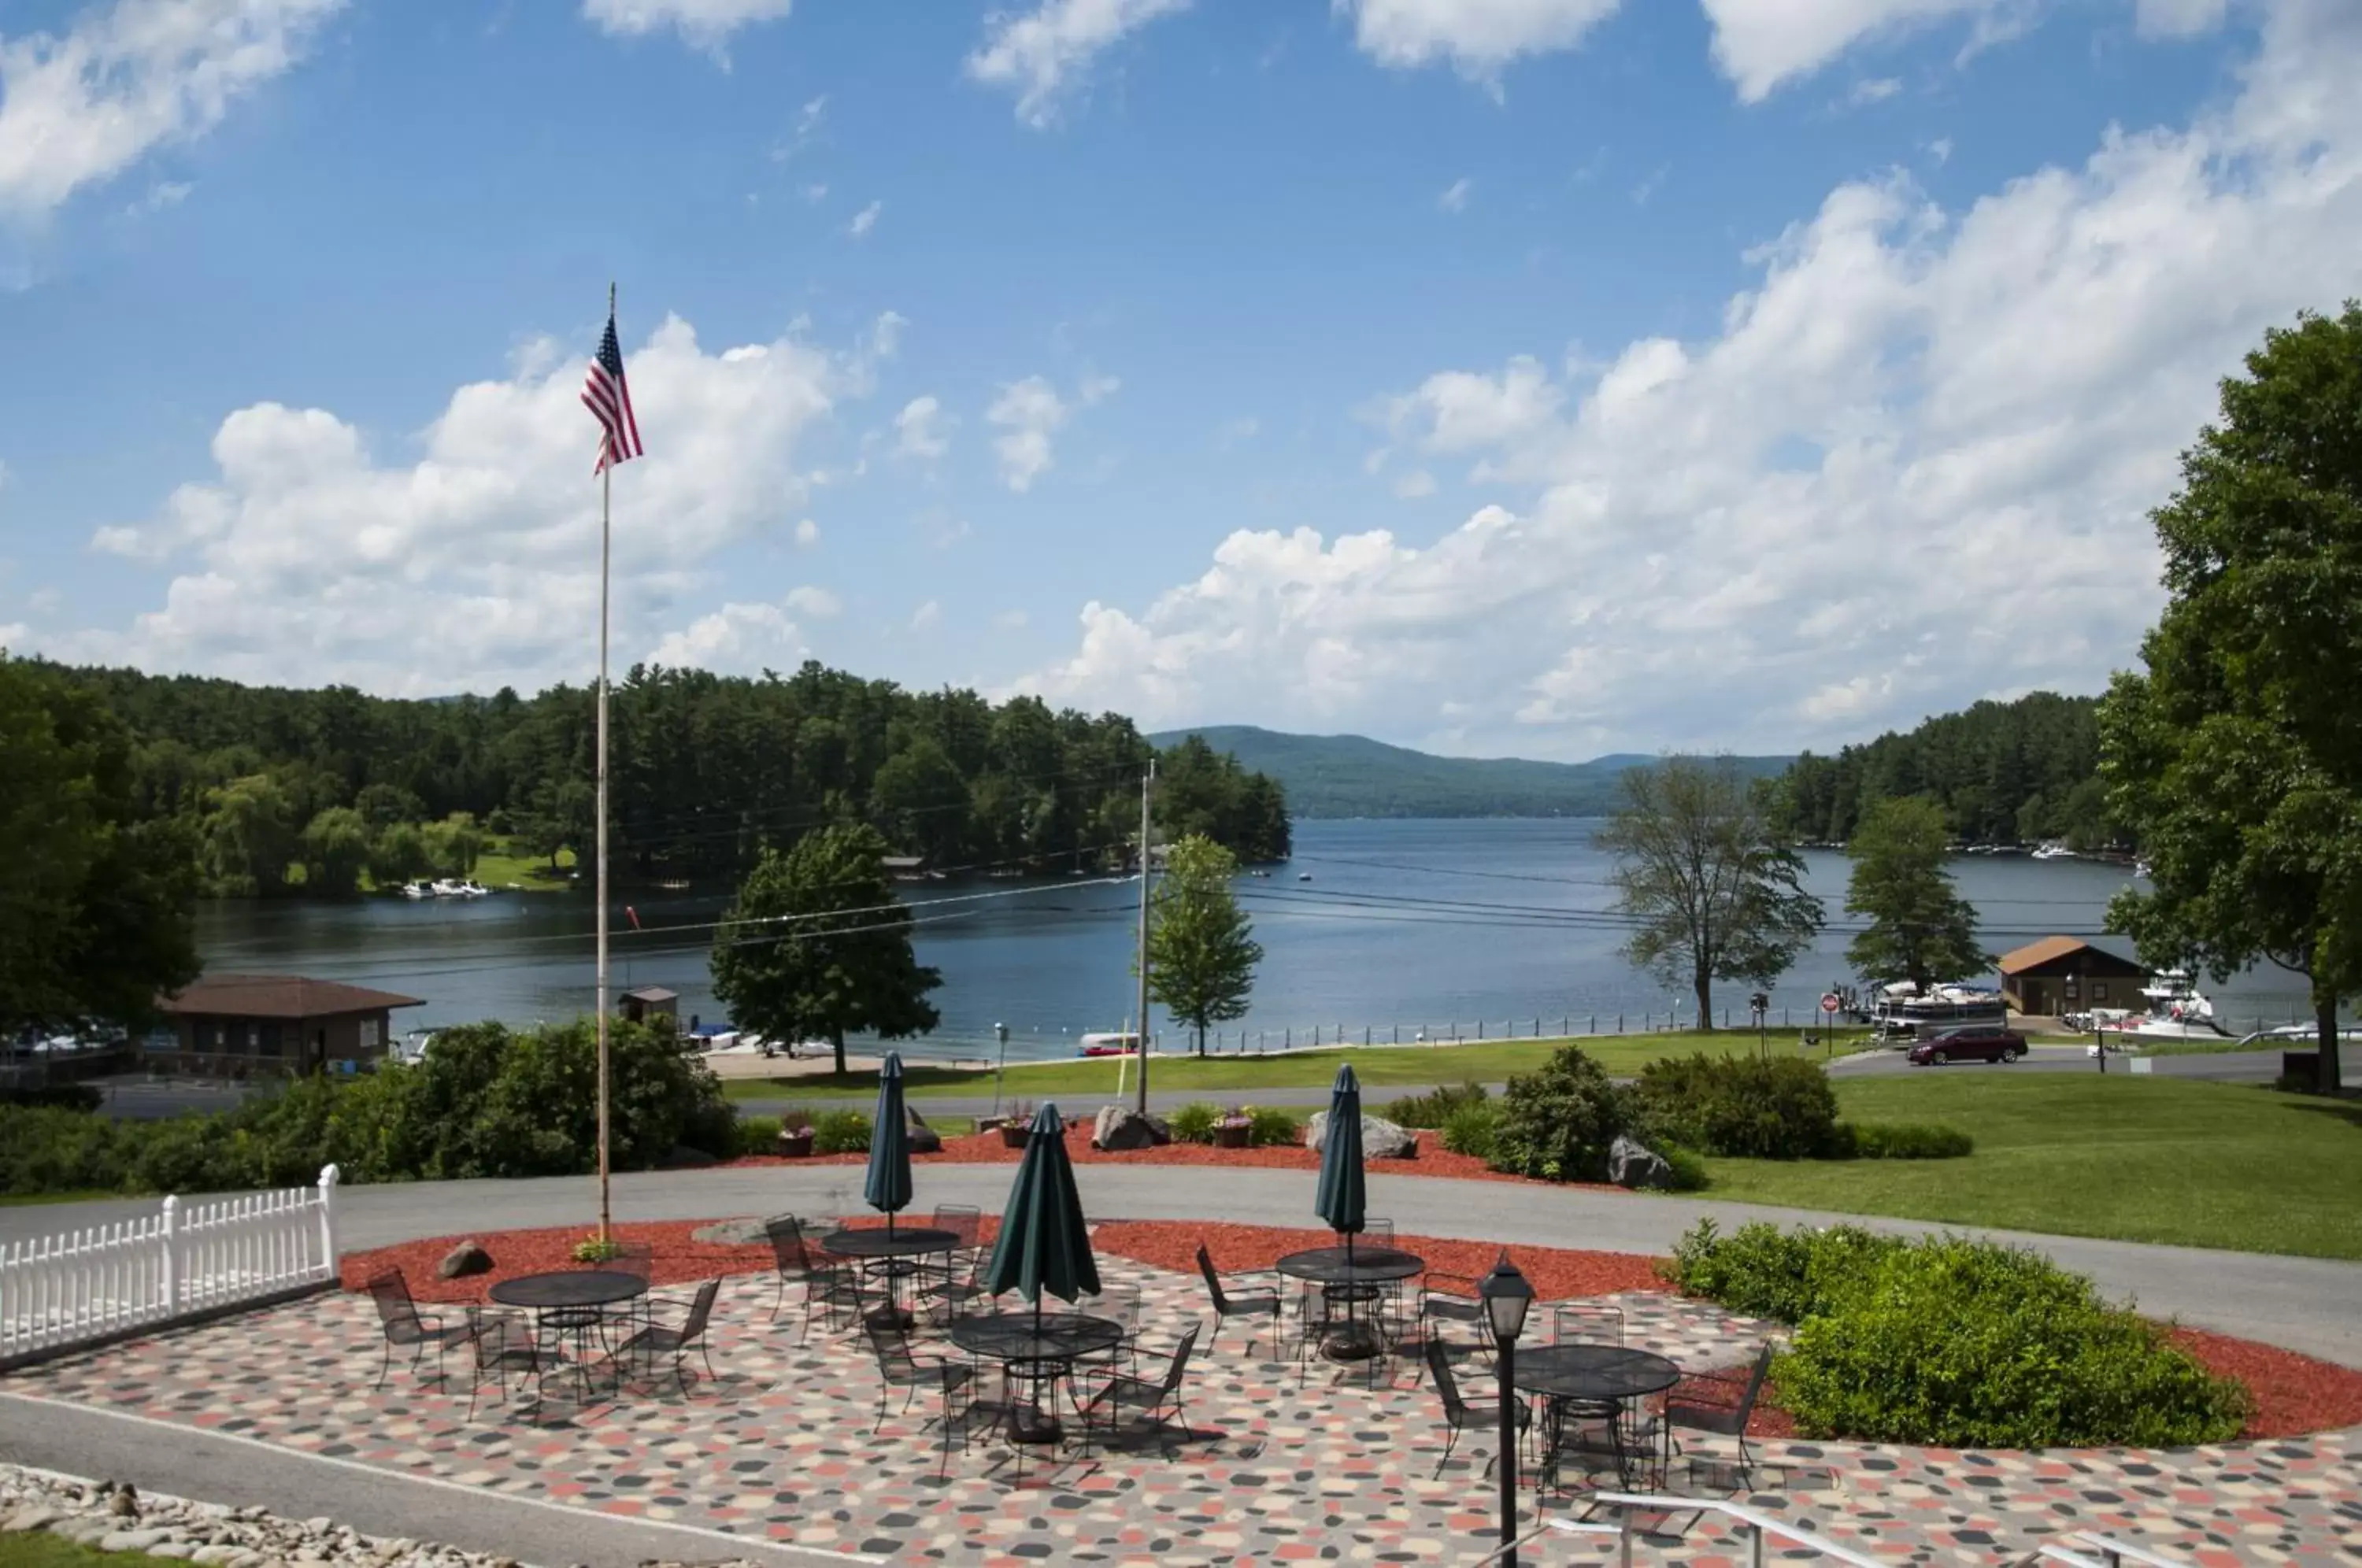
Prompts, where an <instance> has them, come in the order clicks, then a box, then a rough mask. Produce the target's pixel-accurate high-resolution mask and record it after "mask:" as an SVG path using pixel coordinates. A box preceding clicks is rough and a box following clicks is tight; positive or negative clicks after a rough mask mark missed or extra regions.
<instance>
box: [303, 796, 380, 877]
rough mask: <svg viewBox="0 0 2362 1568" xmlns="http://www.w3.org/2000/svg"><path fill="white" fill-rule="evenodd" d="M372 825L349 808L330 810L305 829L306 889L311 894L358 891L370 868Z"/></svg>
mask: <svg viewBox="0 0 2362 1568" xmlns="http://www.w3.org/2000/svg"><path fill="white" fill-rule="evenodd" d="M369 857H370V831H369V823H366V822H364V821H363V820H362V819H361V814H360V812H357V811H355V810H353V808H352V807H350V806H331V807H329V808H328V809H327V810H326V811H325V812H320V813H319V814H318V815H317V816H315V817H314V818H313V819H312V820H311V822H310V823H308V824H306V825H305V827H304V890H305V891H307V892H311V893H335V894H338V895H343V894H348V893H353V892H357V891H359V888H360V885H361V870H362V868H363V867H366V866H367V865H368V864H369Z"/></svg>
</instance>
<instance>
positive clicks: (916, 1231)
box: [820, 1225, 960, 1329]
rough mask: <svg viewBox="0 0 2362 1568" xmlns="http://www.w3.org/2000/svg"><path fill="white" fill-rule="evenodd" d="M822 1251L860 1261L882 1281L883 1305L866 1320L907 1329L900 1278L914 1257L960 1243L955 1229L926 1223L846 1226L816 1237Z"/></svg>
mask: <svg viewBox="0 0 2362 1568" xmlns="http://www.w3.org/2000/svg"><path fill="white" fill-rule="evenodd" d="M820 1244H821V1247H822V1251H824V1252H827V1253H833V1255H835V1256H837V1257H841V1258H852V1259H855V1260H856V1261H858V1262H859V1263H860V1264H863V1269H862V1272H863V1273H864V1274H865V1275H870V1276H872V1277H876V1278H882V1279H884V1280H885V1281H886V1305H885V1306H884V1307H883V1308H880V1309H876V1310H874V1311H872V1312H870V1313H869V1314H867V1317H868V1320H869V1321H871V1322H873V1323H876V1324H877V1325H878V1326H879V1327H881V1328H892V1329H908V1328H910V1327H911V1323H912V1321H913V1319H912V1317H911V1311H910V1309H908V1308H905V1307H904V1306H903V1305H902V1303H901V1300H900V1297H899V1295H898V1291H899V1288H900V1284H901V1282H902V1281H903V1280H905V1279H908V1278H909V1277H911V1275H913V1274H916V1273H917V1272H918V1269H917V1265H916V1264H913V1263H912V1262H911V1260H912V1259H914V1258H922V1257H928V1256H931V1255H933V1253H949V1252H954V1251H955V1250H957V1248H958V1247H959V1244H960V1237H959V1232H958V1231H938V1230H934V1229H933V1228H932V1227H929V1226H924V1225H922V1226H918V1227H916V1228H906V1227H901V1226H897V1227H896V1228H895V1229H893V1230H890V1231H889V1230H888V1229H886V1228H885V1227H884V1226H882V1225H880V1226H869V1225H864V1226H859V1227H853V1226H847V1227H845V1228H844V1229H842V1230H836V1231H830V1232H829V1233H828V1234H827V1235H825V1236H822V1238H821V1239H820Z"/></svg>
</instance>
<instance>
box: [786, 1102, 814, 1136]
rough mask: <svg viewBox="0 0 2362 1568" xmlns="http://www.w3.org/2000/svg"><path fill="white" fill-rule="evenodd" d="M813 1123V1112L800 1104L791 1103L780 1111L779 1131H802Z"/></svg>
mask: <svg viewBox="0 0 2362 1568" xmlns="http://www.w3.org/2000/svg"><path fill="white" fill-rule="evenodd" d="M811 1124H812V1113H811V1111H809V1110H805V1109H804V1108H803V1107H802V1106H800V1105H791V1106H789V1107H788V1109H787V1110H782V1111H781V1112H779V1131H780V1132H801V1131H802V1130H803V1129H804V1128H807V1127H809V1126H811Z"/></svg>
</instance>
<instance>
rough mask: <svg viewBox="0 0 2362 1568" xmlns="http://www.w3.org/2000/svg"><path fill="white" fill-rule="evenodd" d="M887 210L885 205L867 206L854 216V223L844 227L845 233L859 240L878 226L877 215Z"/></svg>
mask: <svg viewBox="0 0 2362 1568" xmlns="http://www.w3.org/2000/svg"><path fill="white" fill-rule="evenodd" d="M885 210H886V204H885V203H883V202H872V203H870V204H868V205H867V206H866V207H864V208H862V209H861V210H860V211H859V212H857V213H855V214H854V215H853V221H852V222H851V223H849V224H846V225H845V226H844V232H845V233H847V234H849V235H851V236H853V237H854V238H855V239H859V238H860V237H862V236H863V235H866V234H867V233H868V232H869V231H870V230H871V229H873V228H876V227H877V215H878V214H879V213H882V212H884V211H885Z"/></svg>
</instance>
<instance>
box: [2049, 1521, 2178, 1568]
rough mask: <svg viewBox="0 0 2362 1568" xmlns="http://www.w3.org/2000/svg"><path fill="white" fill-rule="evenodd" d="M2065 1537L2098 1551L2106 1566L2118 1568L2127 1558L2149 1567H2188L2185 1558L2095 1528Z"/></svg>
mask: <svg viewBox="0 0 2362 1568" xmlns="http://www.w3.org/2000/svg"><path fill="white" fill-rule="evenodd" d="M2067 1539H2068V1540H2072V1541H2076V1542H2079V1543H2080V1544H2081V1545H2084V1546H2088V1547H2090V1548H2091V1549H2092V1551H2096V1552H2098V1553H2099V1554H2100V1560H2101V1562H2103V1563H2105V1564H2106V1565H2107V1568H2118V1565H2119V1564H2120V1563H2123V1562H2126V1561H2127V1560H2129V1561H2131V1562H2146V1563H2147V1564H2149V1565H2150V1568H2190V1562H2189V1560H2188V1559H2187V1558H2182V1557H2169V1556H2167V1555H2166V1554H2165V1553H2164V1552H2162V1551H2153V1550H2151V1549H2150V1548H2148V1547H2146V1546H2136V1545H2134V1544H2133V1543H2132V1542H2131V1541H2128V1540H2117V1539H2116V1538H2115V1537H2114V1536H2113V1535H2102V1534H2101V1533H2100V1532H2099V1531H2098V1530H2095V1529H2079V1530H2077V1531H2076V1532H2075V1533H2074V1534H2072V1535H2070V1536H2069V1537H2068V1538H2067Z"/></svg>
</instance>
